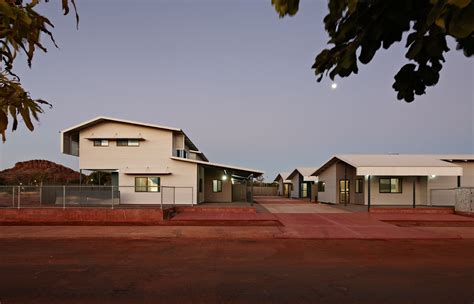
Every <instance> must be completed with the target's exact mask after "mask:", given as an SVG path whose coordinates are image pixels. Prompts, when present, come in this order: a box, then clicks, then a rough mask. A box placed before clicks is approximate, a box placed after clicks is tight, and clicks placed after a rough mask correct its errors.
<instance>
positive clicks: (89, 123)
mask: <svg viewBox="0 0 474 304" xmlns="http://www.w3.org/2000/svg"><path fill="white" fill-rule="evenodd" d="M103 121H114V122H119V123H125V124H131V125H137V126H143V127H149V128H155V129H161V130H168V131H172V132H178V133H181V134H183V135H184V140H185V142H186V144H187V145H188V146H189V147H190V148H191V150H193V152H195V153H197V151H199V149H198V148H197V147H196V145H195V144H194V143H193V142H192V141H191V139H190V138H189V137H188V136H187V135H186V133H184V131H183V130H182V129H178V128H173V127H166V126H160V125H155V124H149V123H143V122H137V121H131V120H125V119H119V118H113V117H107V116H97V117H95V118H93V119H91V120H87V121H85V122H82V123H80V124H78V125H75V126H73V127H70V128H67V129H64V130H62V131H61V133H62V134H64V133H68V132H72V131H79V130H82V129H85V128H87V127H90V126H93V125H95V124H98V123H100V122H103ZM200 155H201V157H202V158H203V159H204V160H205V161H208V159H207V157H206V156H205V155H204V153H202V152H200Z"/></svg>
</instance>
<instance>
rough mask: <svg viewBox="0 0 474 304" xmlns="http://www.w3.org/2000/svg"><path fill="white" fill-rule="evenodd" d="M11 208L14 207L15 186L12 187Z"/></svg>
mask: <svg viewBox="0 0 474 304" xmlns="http://www.w3.org/2000/svg"><path fill="white" fill-rule="evenodd" d="M12 190H13V192H12V204H13V205H12V208H15V186H13V187H12Z"/></svg>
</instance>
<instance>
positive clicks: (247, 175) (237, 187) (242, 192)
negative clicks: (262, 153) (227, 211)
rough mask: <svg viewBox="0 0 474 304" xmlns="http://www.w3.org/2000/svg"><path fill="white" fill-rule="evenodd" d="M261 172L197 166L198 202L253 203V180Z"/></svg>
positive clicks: (205, 165)
mask: <svg viewBox="0 0 474 304" xmlns="http://www.w3.org/2000/svg"><path fill="white" fill-rule="evenodd" d="M262 174H263V172H260V171H255V170H250V169H245V168H239V167H230V166H226V165H220V164H215V163H200V164H199V165H198V199H199V200H198V202H199V203H232V202H248V203H252V202H253V179H254V178H256V177H258V176H260V175H262Z"/></svg>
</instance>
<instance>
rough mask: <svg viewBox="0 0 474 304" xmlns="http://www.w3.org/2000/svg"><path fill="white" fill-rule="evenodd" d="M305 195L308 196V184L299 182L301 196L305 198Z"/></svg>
mask: <svg viewBox="0 0 474 304" xmlns="http://www.w3.org/2000/svg"><path fill="white" fill-rule="evenodd" d="M307 197H308V184H307V183H301V198H307Z"/></svg>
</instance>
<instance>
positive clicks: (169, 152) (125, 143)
mask: <svg viewBox="0 0 474 304" xmlns="http://www.w3.org/2000/svg"><path fill="white" fill-rule="evenodd" d="M61 150H62V153H65V154H69V155H73V156H77V157H79V168H80V171H81V172H82V171H83V170H90V171H101V172H108V173H109V174H111V176H112V178H111V184H112V185H111V186H113V187H116V189H118V192H119V193H118V194H117V195H119V196H120V203H125V204H134V203H137V204H147V203H150V204H157V203H161V202H163V203H170V202H173V203H176V204H197V203H202V202H234V201H249V200H252V193H251V190H252V186H251V183H250V181H253V178H255V177H258V176H260V175H262V174H263V172H262V171H259V170H255V169H248V168H242V167H237V166H229V165H223V164H217V163H212V162H210V161H209V160H208V159H207V157H206V156H205V155H204V153H202V152H201V151H200V150H199V149H198V148H197V146H196V145H195V144H194V143H193V142H192V141H191V139H190V138H189V137H188V136H187V135H186V134H185V133H184V131H183V130H181V129H177V128H171V127H165V126H159V125H154V124H147V123H141V122H134V121H128V120H122V119H116V118H109V117H103V116H101V117H97V118H94V119H92V120H89V121H86V122H83V123H80V124H78V125H76V126H73V127H71V128H68V129H65V130H63V131H61Z"/></svg>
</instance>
